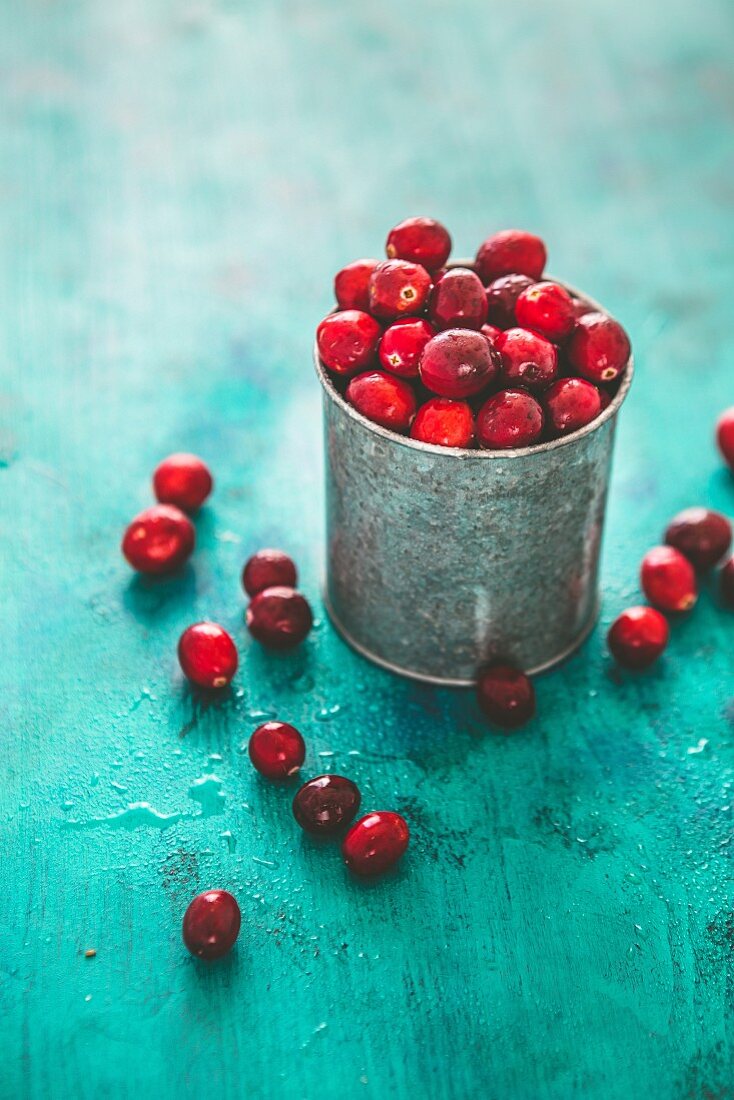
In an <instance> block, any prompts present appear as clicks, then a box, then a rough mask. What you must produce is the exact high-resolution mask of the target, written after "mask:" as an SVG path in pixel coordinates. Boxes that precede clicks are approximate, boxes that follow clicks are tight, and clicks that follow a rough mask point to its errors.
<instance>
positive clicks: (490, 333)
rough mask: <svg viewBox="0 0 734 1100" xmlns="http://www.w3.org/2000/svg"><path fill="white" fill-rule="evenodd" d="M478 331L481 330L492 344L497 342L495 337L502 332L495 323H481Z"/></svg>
mask: <svg viewBox="0 0 734 1100" xmlns="http://www.w3.org/2000/svg"><path fill="white" fill-rule="evenodd" d="M479 331H480V332H481V334H482V336H486V337H487V339H488V340H489V341H490V343H492V344H496V343H497V339H498V337H499V336H500V335H501V333H502V329H501V328H497V326H496V325H490V324H486V325H482V327H481V328H480V330H479Z"/></svg>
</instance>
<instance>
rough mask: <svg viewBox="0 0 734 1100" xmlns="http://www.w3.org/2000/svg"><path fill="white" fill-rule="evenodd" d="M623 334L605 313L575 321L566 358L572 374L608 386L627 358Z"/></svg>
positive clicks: (626, 344) (625, 340) (585, 316)
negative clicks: (604, 383) (607, 383)
mask: <svg viewBox="0 0 734 1100" xmlns="http://www.w3.org/2000/svg"><path fill="white" fill-rule="evenodd" d="M631 350H632V349H631V348H630V342H629V339H628V337H627V333H626V332H625V331H624V329H623V328H622V326H621V325H620V324H619V322H618V321H615V320H614V318H613V317H607V315H606V313H585V314H584V315H583V316H582V317H579V319H578V320H577V321H576V325H575V327H574V330H573V333H572V335H571V339H570V340H569V341H568V346H567V348H566V356H567V358H568V361H569V363H570V364H571V367H572V368H573V372H574V374H580V375H581V376H582V378H588V379H589V381H590V382H596V383H599V382H612V381H613V380H614V379H615V378H618V377H619V375H620V374H621V373H622V371H623V370H624V368H625V367H626V366H627V363H628V361H629V357H630V352H631Z"/></svg>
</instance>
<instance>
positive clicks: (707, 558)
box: [665, 508, 731, 569]
mask: <svg viewBox="0 0 734 1100" xmlns="http://www.w3.org/2000/svg"><path fill="white" fill-rule="evenodd" d="M665 541H666V542H667V544H668V546H674V547H675V548H676V550H680V552H681V554H685V556H686V557H687V558H688V560H689V562H691V564H692V565H693V566H694V567H695V568H696V569H710V568H711V566H712V565H716V563H717V562H719V561H721V559H722V558H723V556H724V554H725V553H726V552H727V550H728V549H729V547H730V546H731V524H730V523H729V520H728V519H727V518H726V516H722V515H721V513H720V512H712V511H710V510H709V509H708V508H686V509H685V510H684V511H683V512H679V513H678V515H677V516H675V517H674V518H673V519H672V520H671V521H670V523H669V524H668V527H667V529H666V531H665Z"/></svg>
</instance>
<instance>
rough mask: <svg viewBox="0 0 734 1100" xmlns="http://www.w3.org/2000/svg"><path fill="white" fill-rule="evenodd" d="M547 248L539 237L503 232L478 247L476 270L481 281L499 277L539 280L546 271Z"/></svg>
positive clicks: (506, 230)
mask: <svg viewBox="0 0 734 1100" xmlns="http://www.w3.org/2000/svg"><path fill="white" fill-rule="evenodd" d="M545 261H546V252H545V245H544V244H543V242H542V241H541V239H540V237H536V236H534V234H532V233H526V232H525V231H524V230H522V229H504V230H502V232H501V233H495V234H494V236H492V237H488V238H487V240H486V241H485V242H484V243H483V244H481V245H480V246H479V251H478V252H477V258H476V267H477V271H478V272H479V274H480V276H481V277H482V281H483V282H485V283H491V282H492V280H493V279H496V278H498V276H500V275H528V276H529V277H530V278H531V279H539V278H540V276H541V275H542V274H543V268H544V267H545Z"/></svg>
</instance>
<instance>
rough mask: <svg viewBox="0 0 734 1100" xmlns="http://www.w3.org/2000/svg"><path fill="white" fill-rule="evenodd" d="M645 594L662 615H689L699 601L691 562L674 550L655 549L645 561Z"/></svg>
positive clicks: (663, 547)
mask: <svg viewBox="0 0 734 1100" xmlns="http://www.w3.org/2000/svg"><path fill="white" fill-rule="evenodd" d="M640 583H641V585H642V591H643V592H644V593H645V595H646V596H647V598H648V600H649V601H650V603H651V604H654V605H655V607H657V608H659V610H660V611H690V609H691V608H692V607H693V605H694V604H695V602H696V600H697V598H698V586H697V584H696V574H695V572H694V570H693V566H692V565H691V563H690V562H689V560H688V558H685V557H684V556H683V554H681V552H680V550H676V549H675V548H674V547H672V546H654V547H653V548H652V550H648V552H647V553H646V554H645V556H644V558H643V559H642V566H641V569H640Z"/></svg>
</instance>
